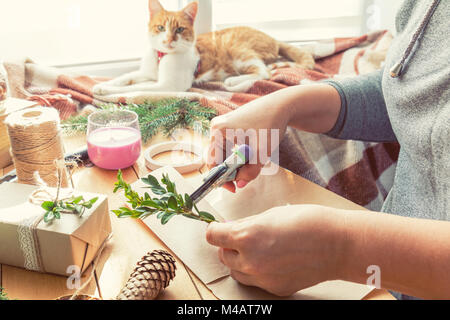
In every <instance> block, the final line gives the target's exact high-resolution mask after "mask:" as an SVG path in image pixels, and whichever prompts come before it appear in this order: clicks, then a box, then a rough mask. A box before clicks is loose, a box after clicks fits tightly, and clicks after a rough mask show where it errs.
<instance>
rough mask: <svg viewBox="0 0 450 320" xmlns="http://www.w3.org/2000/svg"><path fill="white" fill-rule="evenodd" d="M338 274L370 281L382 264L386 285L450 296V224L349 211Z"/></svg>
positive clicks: (423, 295)
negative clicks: (374, 268)
mask: <svg viewBox="0 0 450 320" xmlns="http://www.w3.org/2000/svg"><path fill="white" fill-rule="evenodd" d="M343 214H344V216H345V219H344V221H345V230H346V234H347V236H346V240H345V242H346V244H344V245H343V247H344V248H345V249H344V252H343V256H344V257H345V259H344V260H343V266H342V268H340V272H342V273H341V274H340V275H339V278H341V279H344V280H349V281H354V282H359V283H366V281H367V278H368V277H369V275H370V274H368V273H367V268H368V267H369V266H371V265H375V266H377V267H379V270H380V280H381V287H383V288H385V289H391V290H394V291H397V292H402V293H405V294H408V295H410V296H414V297H420V298H425V299H449V298H450V272H449V270H450V222H449V221H439V220H426V219H416V218H408V217H401V216H396V215H392V214H384V213H378V212H377V213H372V212H369V213H368V212H367V211H356V212H354V211H346V212H344V213H343Z"/></svg>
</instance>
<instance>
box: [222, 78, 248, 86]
mask: <svg viewBox="0 0 450 320" xmlns="http://www.w3.org/2000/svg"><path fill="white" fill-rule="evenodd" d="M246 80H247V79H245V78H244V77H242V76H236V77H229V78H227V79H225V81H224V82H223V84H224V85H225V87H227V88H232V87H235V86H237V85H239V84H241V83H242V82H244V81H246Z"/></svg>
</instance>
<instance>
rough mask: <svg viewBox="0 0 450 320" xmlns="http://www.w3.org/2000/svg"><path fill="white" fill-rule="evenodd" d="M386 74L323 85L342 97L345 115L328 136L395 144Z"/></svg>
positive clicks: (334, 81)
mask: <svg viewBox="0 0 450 320" xmlns="http://www.w3.org/2000/svg"><path fill="white" fill-rule="evenodd" d="M382 74H383V70H382V69H381V70H377V71H375V72H372V73H369V74H365V75H360V76H356V77H352V78H345V79H340V80H336V79H332V80H331V79H327V80H324V81H322V82H323V83H327V84H329V85H331V86H333V87H334V88H335V89H336V90H337V91H338V93H339V95H340V97H341V111H340V113H339V116H338V120H337V121H336V124H335V125H334V127H333V128H332V129H331V130H330V131H329V132H327V133H326V134H327V135H328V136H330V137H333V138H337V139H344V140H360V141H370V142H395V141H397V138H396V137H395V134H394V131H393V130H392V126H391V123H390V120H389V116H388V113H387V110H386V103H385V100H384V96H383V91H382V88H381V78H382Z"/></svg>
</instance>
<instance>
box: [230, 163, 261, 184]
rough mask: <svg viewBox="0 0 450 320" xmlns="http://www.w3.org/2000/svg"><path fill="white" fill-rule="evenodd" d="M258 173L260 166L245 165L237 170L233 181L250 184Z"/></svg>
mask: <svg viewBox="0 0 450 320" xmlns="http://www.w3.org/2000/svg"><path fill="white" fill-rule="evenodd" d="M260 172H261V165H260V164H246V165H245V166H243V167H242V168H240V169H239V171H238V173H237V175H236V179H235V180H236V181H241V180H242V181H246V182H250V181H252V180H254V179H255V178H256V177H257V176H258V175H259V173H260ZM238 186H239V185H238Z"/></svg>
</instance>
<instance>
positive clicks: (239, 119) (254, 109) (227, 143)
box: [208, 99, 289, 192]
mask: <svg viewBox="0 0 450 320" xmlns="http://www.w3.org/2000/svg"><path fill="white" fill-rule="evenodd" d="M288 122H289V113H288V112H286V111H284V110H283V106H282V105H281V104H279V103H278V104H276V103H270V100H269V101H268V100H267V99H257V100H254V101H252V102H250V103H248V104H246V105H243V106H241V107H240V108H239V109H237V110H235V111H233V112H230V113H227V114H225V115H222V116H219V117H216V118H214V119H213V120H212V121H211V136H210V147H209V152H208V166H209V167H213V166H216V165H218V164H220V163H222V162H223V161H224V160H225V158H226V157H227V156H228V155H229V154H230V153H231V149H232V148H233V146H234V145H235V144H243V143H246V144H248V145H249V146H250V148H251V150H252V157H251V159H250V160H249V163H248V164H246V165H245V166H243V167H242V168H240V169H239V172H238V174H237V176H236V185H237V186H238V187H239V188H243V187H244V186H245V185H246V184H247V183H248V182H249V181H251V180H253V179H255V178H256V177H257V176H258V175H259V173H260V171H261V168H262V167H263V166H264V164H266V163H267V161H268V160H269V159H270V156H271V155H272V151H273V150H274V149H276V148H277V147H278V145H279V143H280V139H282V138H283V136H284V134H285V132H286V127H287V124H288ZM225 188H226V189H228V190H230V191H232V192H234V190H235V185H234V183H232V182H228V183H226V184H225Z"/></svg>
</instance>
